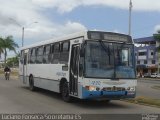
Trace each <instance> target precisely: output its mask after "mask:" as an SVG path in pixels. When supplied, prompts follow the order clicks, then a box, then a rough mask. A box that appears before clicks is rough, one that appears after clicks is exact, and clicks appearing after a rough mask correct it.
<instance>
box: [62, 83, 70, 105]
mask: <svg viewBox="0 0 160 120" xmlns="http://www.w3.org/2000/svg"><path fill="white" fill-rule="evenodd" d="M61 95H62V99H63V100H64V101H65V102H71V96H70V95H69V87H68V83H67V81H66V82H64V83H63V85H62V91H61Z"/></svg>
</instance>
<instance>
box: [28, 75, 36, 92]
mask: <svg viewBox="0 0 160 120" xmlns="http://www.w3.org/2000/svg"><path fill="white" fill-rule="evenodd" d="M29 88H30V90H31V91H35V89H36V87H35V86H34V79H33V76H30V77H29Z"/></svg>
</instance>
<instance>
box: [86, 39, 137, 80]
mask: <svg viewBox="0 0 160 120" xmlns="http://www.w3.org/2000/svg"><path fill="white" fill-rule="evenodd" d="M133 52H134V50H133V45H130V44H126V43H123V44H120V43H109V42H104V41H88V42H87V43H86V47H85V76H86V77H93V78H108V79H114V78H116V79H121V78H122V79H129V78H135V67H134V53H133Z"/></svg>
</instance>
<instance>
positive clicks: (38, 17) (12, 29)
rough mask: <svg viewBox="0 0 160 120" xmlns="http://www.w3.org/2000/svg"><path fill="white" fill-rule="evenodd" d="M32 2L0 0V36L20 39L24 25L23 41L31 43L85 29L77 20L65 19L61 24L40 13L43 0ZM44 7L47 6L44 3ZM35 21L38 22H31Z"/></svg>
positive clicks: (28, 0) (26, 0)
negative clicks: (11, 36)
mask: <svg viewBox="0 0 160 120" xmlns="http://www.w3.org/2000/svg"><path fill="white" fill-rule="evenodd" d="M46 1H47V0H46ZM46 1H45V3H46ZM48 1H49V0H48ZM34 2H35V1H34V0H33V1H32V0H13V1H10V0H0V3H1V7H0V36H7V35H13V37H14V38H15V39H19V40H20V39H21V36H22V27H25V43H29V42H31V41H32V43H33V42H35V41H41V40H44V39H48V38H51V37H53V36H57V35H62V34H67V33H71V32H77V31H80V30H84V29H86V28H85V26H84V25H82V24H80V23H78V22H74V21H73V22H72V21H66V22H64V23H63V24H61V23H56V22H55V21H52V20H50V19H49V18H46V16H45V15H43V14H42V13H43V10H45V9H44V6H43V7H41V6H40V5H41V4H43V2H41V1H38V0H37V1H36V3H40V4H35V3H34ZM55 5H56V3H55ZM57 5H58V4H57ZM46 7H48V6H47V5H46ZM10 18H12V20H11V19H10ZM13 19H14V20H13ZM35 21H37V22H38V23H37V24H31V23H33V22H35ZM20 26H21V27H20ZM19 42H20V41H19ZM19 44H21V43H19Z"/></svg>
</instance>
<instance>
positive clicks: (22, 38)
mask: <svg viewBox="0 0 160 120" xmlns="http://www.w3.org/2000/svg"><path fill="white" fill-rule="evenodd" d="M23 45H24V27H22V47H23Z"/></svg>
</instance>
